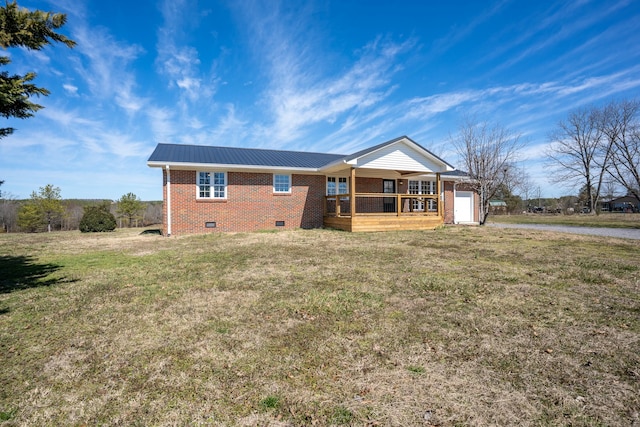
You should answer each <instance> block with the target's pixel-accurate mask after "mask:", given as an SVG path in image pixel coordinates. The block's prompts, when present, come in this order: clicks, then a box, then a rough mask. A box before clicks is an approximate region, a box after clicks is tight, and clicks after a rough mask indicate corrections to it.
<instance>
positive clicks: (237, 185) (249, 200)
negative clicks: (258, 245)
mask: <svg viewBox="0 0 640 427" xmlns="http://www.w3.org/2000/svg"><path fill="white" fill-rule="evenodd" d="M196 174H197V172H196V171H194V170H190V171H185V170H171V213H172V221H171V233H172V234H173V235H179V234H198V233H209V232H220V231H258V230H269V229H280V228H318V227H322V225H323V224H322V221H323V198H324V193H325V177H324V176H320V175H297V174H293V175H291V181H292V186H291V193H290V194H274V193H273V174H270V173H241V172H228V173H227V199H224V200H212V199H207V200H203V199H197V198H196V192H197V185H196ZM163 196H164V200H165V201H166V200H167V172H166V170H163ZM166 209H167V205H166V203H165V206H164V231H165V234H166V232H167V227H168V223H167V211H166ZM276 221H284V224H285V225H284V226H283V227H276ZM207 222H215V223H216V227H215V228H207V227H205V224H206V223H207Z"/></svg>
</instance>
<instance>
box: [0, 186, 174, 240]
mask: <svg viewBox="0 0 640 427" xmlns="http://www.w3.org/2000/svg"><path fill="white" fill-rule="evenodd" d="M101 212H104V213H106V214H108V215H110V216H111V217H112V218H113V227H106V225H105V224H102V223H101V225H99V226H97V228H99V229H96V230H92V229H91V228H92V227H89V228H87V220H88V219H91V220H92V221H103V220H104V216H101V215H99V214H100V213H101ZM83 219H84V223H83ZM161 223H162V202H160V201H153V202H143V201H141V200H140V199H139V198H138V196H136V195H135V194H134V193H127V194H125V195H123V196H122V197H120V198H119V199H118V200H116V201H115V202H114V201H112V200H76V199H67V200H64V199H62V197H61V191H60V188H59V187H56V186H54V185H51V184H47V185H45V186H44V187H40V188H39V189H38V191H33V192H32V193H31V197H30V198H29V199H27V200H17V199H16V198H14V197H12V196H11V195H8V194H3V195H0V227H1V229H0V232H1V231H4V232H18V231H23V232H42V231H52V230H79V229H80V230H82V231H108V230H107V229H100V228H105V227H106V228H110V229H111V230H113V229H115V228H116V226H119V227H144V226H148V225H151V224H161Z"/></svg>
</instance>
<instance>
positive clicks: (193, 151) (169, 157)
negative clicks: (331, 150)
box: [149, 144, 344, 169]
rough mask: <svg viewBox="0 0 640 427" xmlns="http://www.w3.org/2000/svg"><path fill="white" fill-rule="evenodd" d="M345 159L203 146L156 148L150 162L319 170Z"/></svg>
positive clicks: (325, 155)
mask: <svg viewBox="0 0 640 427" xmlns="http://www.w3.org/2000/svg"><path fill="white" fill-rule="evenodd" d="M342 158H344V155H342V154H325V153H306V152H301V151H280V150H263V149H256V148H235V147H211V146H202V145H182V144H158V146H157V147H156V149H155V150H154V151H153V153H152V154H151V157H149V162H167V163H198V164H207V163H209V164H219V165H246V166H267V167H269V166H271V167H290V168H314V169H317V168H320V167H322V166H324V165H327V164H329V163H332V162H335V161H336V160H339V159H342Z"/></svg>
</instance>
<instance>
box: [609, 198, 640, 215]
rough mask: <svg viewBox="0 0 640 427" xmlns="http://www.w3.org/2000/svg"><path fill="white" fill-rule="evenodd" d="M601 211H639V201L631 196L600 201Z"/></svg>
mask: <svg viewBox="0 0 640 427" xmlns="http://www.w3.org/2000/svg"><path fill="white" fill-rule="evenodd" d="M600 210H601V211H602V212H629V213H630V212H640V202H638V199H636V198H635V197H633V196H624V197H618V198H617V199H611V200H608V201H602V202H600Z"/></svg>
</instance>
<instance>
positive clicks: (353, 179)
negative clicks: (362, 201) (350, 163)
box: [349, 167, 356, 218]
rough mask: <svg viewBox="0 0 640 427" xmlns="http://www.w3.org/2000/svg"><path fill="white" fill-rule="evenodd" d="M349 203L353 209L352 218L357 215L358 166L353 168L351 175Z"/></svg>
mask: <svg viewBox="0 0 640 427" xmlns="http://www.w3.org/2000/svg"><path fill="white" fill-rule="evenodd" d="M349 203H350V210H351V218H354V217H355V216H356V168H354V167H352V168H351V174H350V175H349Z"/></svg>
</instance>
